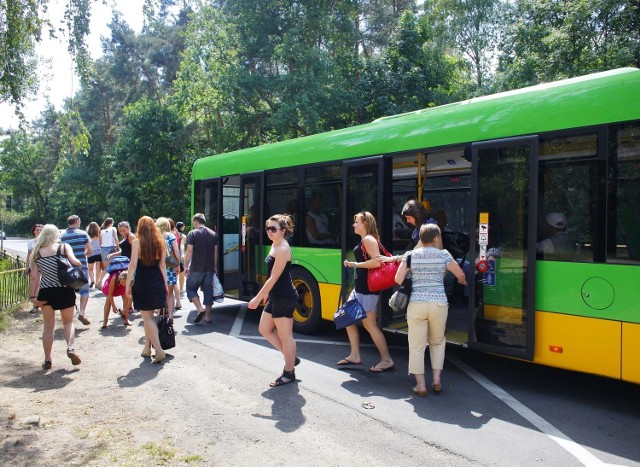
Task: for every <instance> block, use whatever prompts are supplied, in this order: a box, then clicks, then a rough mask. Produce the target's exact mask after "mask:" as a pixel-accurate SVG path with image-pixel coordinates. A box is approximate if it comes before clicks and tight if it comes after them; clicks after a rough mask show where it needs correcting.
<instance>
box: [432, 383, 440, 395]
mask: <svg viewBox="0 0 640 467" xmlns="http://www.w3.org/2000/svg"><path fill="white" fill-rule="evenodd" d="M431 390H432V391H433V393H434V394H440V393H441V392H442V385H441V384H438V383H433V384H432V385H431Z"/></svg>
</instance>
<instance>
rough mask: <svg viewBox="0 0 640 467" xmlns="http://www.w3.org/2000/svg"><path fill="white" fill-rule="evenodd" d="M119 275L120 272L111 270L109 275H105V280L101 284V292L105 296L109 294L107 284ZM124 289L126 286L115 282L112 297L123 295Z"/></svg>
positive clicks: (115, 279)
mask: <svg viewBox="0 0 640 467" xmlns="http://www.w3.org/2000/svg"><path fill="white" fill-rule="evenodd" d="M119 275H120V272H112V273H111V274H109V277H107V280H106V281H104V284H102V293H103V294H105V295H106V296H107V297H108V296H109V284H110V283H111V281H117V280H118V276H119ZM126 291H127V288H126V287H125V286H124V285H121V284H118V283H117V282H116V284H115V285H114V286H113V296H114V297H123V296H124V295H125V292H126Z"/></svg>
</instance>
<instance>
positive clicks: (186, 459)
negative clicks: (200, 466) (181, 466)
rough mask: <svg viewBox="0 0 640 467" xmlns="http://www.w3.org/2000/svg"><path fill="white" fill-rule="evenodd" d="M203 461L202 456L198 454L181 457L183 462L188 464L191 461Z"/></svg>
mask: <svg viewBox="0 0 640 467" xmlns="http://www.w3.org/2000/svg"><path fill="white" fill-rule="evenodd" d="M202 461H204V457H202V456H199V455H197V454H196V455H193V456H187V457H183V458H182V462H184V463H185V464H190V463H192V462H202Z"/></svg>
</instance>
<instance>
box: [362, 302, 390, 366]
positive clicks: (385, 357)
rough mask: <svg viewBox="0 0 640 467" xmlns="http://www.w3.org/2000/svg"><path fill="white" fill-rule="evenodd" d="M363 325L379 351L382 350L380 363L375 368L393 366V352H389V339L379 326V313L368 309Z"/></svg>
mask: <svg viewBox="0 0 640 467" xmlns="http://www.w3.org/2000/svg"><path fill="white" fill-rule="evenodd" d="M362 325H363V326H364V328H365V329H366V330H367V332H368V333H369V335H370V336H371V339H372V340H373V343H374V344H375V346H376V348H377V349H378V352H380V363H378V364H377V365H375V367H374V368H377V369H378V370H384V369H387V368H389V367H392V366H393V360H391V354H389V347H388V346H387V340H386V339H385V338H384V334H383V333H382V331H381V330H380V328H379V327H378V322H377V313H376V312H375V311H368V312H367V317H366V318H364V319H363V320H362Z"/></svg>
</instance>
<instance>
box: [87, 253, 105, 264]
mask: <svg viewBox="0 0 640 467" xmlns="http://www.w3.org/2000/svg"><path fill="white" fill-rule="evenodd" d="M101 261H102V255H101V254H100V253H98V254H97V255H91V256H89V257H88V258H87V263H89V264H93V263H99V262H101Z"/></svg>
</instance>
